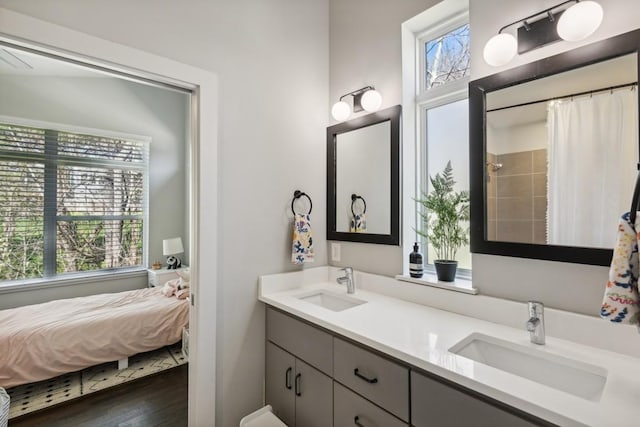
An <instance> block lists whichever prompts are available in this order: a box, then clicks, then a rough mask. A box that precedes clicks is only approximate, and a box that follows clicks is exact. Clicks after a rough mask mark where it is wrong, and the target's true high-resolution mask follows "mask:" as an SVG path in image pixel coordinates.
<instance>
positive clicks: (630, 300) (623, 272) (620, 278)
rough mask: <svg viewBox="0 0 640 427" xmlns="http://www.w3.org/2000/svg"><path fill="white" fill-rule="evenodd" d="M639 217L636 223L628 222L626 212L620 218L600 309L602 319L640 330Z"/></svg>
mask: <svg viewBox="0 0 640 427" xmlns="http://www.w3.org/2000/svg"><path fill="white" fill-rule="evenodd" d="M639 223H640V214H638V215H637V217H636V223H635V224H631V222H630V221H629V212H627V213H625V214H624V215H622V218H621V219H620V224H619V225H618V237H617V239H616V245H615V247H614V249H613V258H612V259H611V268H610V269H609V281H608V282H607V287H606V289H605V292H604V300H603V301H602V308H601V309H600V316H601V317H602V318H603V319H607V320H610V321H611V322H614V323H622V324H627V325H636V326H639V320H640V319H639V317H640V298H639V296H638V264H639V259H638V233H637V232H636V230H638V229H640V227H639V225H640V224H639ZM639 330H640V329H639Z"/></svg>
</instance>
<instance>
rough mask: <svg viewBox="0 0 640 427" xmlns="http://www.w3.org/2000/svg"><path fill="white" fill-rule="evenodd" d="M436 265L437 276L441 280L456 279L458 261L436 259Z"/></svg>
mask: <svg viewBox="0 0 640 427" xmlns="http://www.w3.org/2000/svg"><path fill="white" fill-rule="evenodd" d="M434 264H435V265H436V276H438V281H440V282H453V281H454V280H456V270H457V268H458V261H449V260H446V259H437V260H435V261H434Z"/></svg>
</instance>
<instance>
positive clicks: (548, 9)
mask: <svg viewBox="0 0 640 427" xmlns="http://www.w3.org/2000/svg"><path fill="white" fill-rule="evenodd" d="M579 2H580V0H567V1H563V2H562V3H558V4H557V5H555V6H551V7H550V8H547V9H545V10H542V11H540V12H537V13H534V14H533V15H529V16H527V17H526V18H520V19H518V20H517V21H513V22H512V23H510V24H507V25H505V26H504V27H502V28H500V29H499V30H498V34H501V33H502V32H503V31H504V30H506V29H507V28H509V27H511V26H512V25H515V24H519V23H521V22H522V23H524V24H525V26H526V25H529V24H528V23H527V21H528V20H529V19H531V18H535V17H536V16H540V15H545V14H546V15H547V16H549V19H550V20H551V22H553V14H552V13H551V11H553V10H554V9H557V8H559V7H560V6H564V5H565V4H568V3H579Z"/></svg>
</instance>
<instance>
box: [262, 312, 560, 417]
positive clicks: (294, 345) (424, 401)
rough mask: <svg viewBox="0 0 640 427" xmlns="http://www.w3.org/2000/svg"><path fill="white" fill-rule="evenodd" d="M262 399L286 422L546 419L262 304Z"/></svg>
mask: <svg viewBox="0 0 640 427" xmlns="http://www.w3.org/2000/svg"><path fill="white" fill-rule="evenodd" d="M266 346H267V347H266V375H265V378H266V383H265V394H266V403H267V404H270V405H271V406H272V407H273V410H274V412H275V414H276V415H277V416H278V417H280V419H282V421H283V422H285V423H286V424H287V425H288V426H289V427H294V426H297V427H316V426H318V427H331V426H334V427H346V426H349V427H355V426H365V427H401V426H405V427H406V426H408V425H411V426H413V427H459V426H474V427H532V426H552V424H550V423H548V422H545V421H543V420H539V419H537V418H536V417H534V416H532V415H528V414H525V413H522V412H520V411H518V410H516V409H513V408H507V407H503V406H502V405H501V404H500V403H498V402H495V403H494V402H493V401H492V399H490V398H488V397H487V398H485V397H482V396H481V395H480V394H477V393H474V392H471V391H466V390H464V389H463V388H461V387H458V386H455V385H451V384H449V382H448V381H447V380H444V379H442V380H440V379H438V378H437V377H435V376H431V375H426V374H423V373H421V372H418V371H417V370H416V369H415V367H413V366H410V365H408V364H405V363H402V362H399V361H397V360H391V359H390V358H387V357H385V356H384V355H383V354H380V353H379V352H376V351H371V350H369V349H368V348H365V347H364V346H361V345H358V344H357V343H353V342H351V341H347V340H345V339H343V337H338V336H335V335H334V334H331V333H329V332H326V331H324V330H322V329H320V328H318V327H315V326H313V325H311V324H309V323H306V322H304V321H302V320H298V319H297V318H294V317H292V316H289V315H287V314H284V313H282V312H280V311H278V310H274V309H273V308H271V307H267V344H266Z"/></svg>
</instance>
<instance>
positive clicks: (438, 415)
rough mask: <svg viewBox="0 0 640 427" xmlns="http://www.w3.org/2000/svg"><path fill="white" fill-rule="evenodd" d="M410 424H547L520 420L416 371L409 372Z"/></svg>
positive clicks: (519, 426) (529, 426)
mask: <svg viewBox="0 0 640 427" xmlns="http://www.w3.org/2000/svg"><path fill="white" fill-rule="evenodd" d="M411 422H412V424H413V425H414V426H415V427H430V426H439V427H458V426H477V427H497V426H509V427H534V426H540V425H548V424H547V423H544V424H542V423H538V422H534V421H529V420H526V419H524V418H521V417H519V416H517V415H514V414H512V413H510V412H507V411H505V410H502V409H500V408H498V407H496V406H493V405H491V404H489V403H487V402H484V401H483V400H480V399H477V398H475V397H473V396H471V395H469V394H467V393H464V392H463V391H460V390H458V389H456V388H453V387H449V386H448V385H445V384H443V383H441V382H439V381H436V380H435V379H432V378H429V377H427V376H425V375H421V374H418V373H416V372H411Z"/></svg>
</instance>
